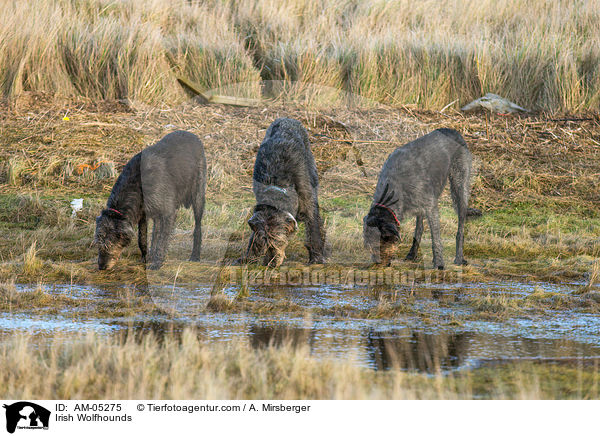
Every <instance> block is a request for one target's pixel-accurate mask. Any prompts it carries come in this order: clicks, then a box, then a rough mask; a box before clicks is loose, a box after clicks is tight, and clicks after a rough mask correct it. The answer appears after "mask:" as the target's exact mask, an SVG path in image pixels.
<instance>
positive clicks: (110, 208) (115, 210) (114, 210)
mask: <svg viewBox="0 0 600 436" xmlns="http://www.w3.org/2000/svg"><path fill="white" fill-rule="evenodd" d="M108 210H112V211H113V212H116V213H118V214H119V215H121V216H123V214H122V213H121V212H119V211H118V210H117V209H113V208H112V207H109V208H108ZM392 213H393V212H392ZM394 218H395V217H394Z"/></svg>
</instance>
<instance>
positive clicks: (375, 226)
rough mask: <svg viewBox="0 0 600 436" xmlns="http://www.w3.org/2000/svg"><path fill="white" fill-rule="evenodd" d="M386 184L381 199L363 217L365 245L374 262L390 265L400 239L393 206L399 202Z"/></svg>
mask: <svg viewBox="0 0 600 436" xmlns="http://www.w3.org/2000/svg"><path fill="white" fill-rule="evenodd" d="M388 191H389V186H388V185H387V184H386V185H385V189H384V190H383V193H382V194H381V195H380V196H379V199H378V200H377V201H376V202H375V204H373V206H371V209H370V210H369V213H368V214H367V216H366V217H365V218H364V219H363V238H364V245H365V248H366V249H367V250H369V252H370V253H371V259H372V260H373V262H374V263H377V264H382V265H384V266H389V265H390V263H391V259H392V256H393V255H394V251H395V248H396V243H397V242H398V240H399V239H400V234H399V233H398V218H397V217H396V215H395V214H394V212H393V211H392V209H391V206H393V205H394V204H396V203H398V201H399V199H398V198H394V197H395V195H394V191H393V190H392V191H389V192H388Z"/></svg>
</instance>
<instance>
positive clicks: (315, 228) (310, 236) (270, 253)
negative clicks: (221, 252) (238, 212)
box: [241, 118, 325, 267]
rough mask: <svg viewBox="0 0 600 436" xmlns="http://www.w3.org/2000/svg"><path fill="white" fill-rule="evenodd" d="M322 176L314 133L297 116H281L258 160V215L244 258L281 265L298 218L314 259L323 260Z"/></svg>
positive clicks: (251, 223) (255, 186) (255, 180)
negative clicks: (310, 134)
mask: <svg viewBox="0 0 600 436" xmlns="http://www.w3.org/2000/svg"><path fill="white" fill-rule="evenodd" d="M318 188H319V178H318V176H317V167H316V165H315V159H314V157H313V154H312V151H311V149H310V142H309V140H308V134H307V133H306V130H305V129H304V127H303V126H302V124H301V123H300V122H299V121H297V120H292V119H289V118H279V119H277V120H275V121H274V122H273V123H272V124H271V125H270V126H269V128H268V129H267V133H266V135H265V139H264V140H263V142H262V143H261V145H260V148H259V149H258V154H257V156H256V162H255V164H254V175H253V191H254V195H255V197H256V206H255V208H254V214H253V215H252V217H251V218H250V220H248V225H249V226H250V228H251V229H252V235H251V236H250V242H249V243H248V249H247V251H246V254H245V256H244V257H242V259H241V261H242V262H256V261H258V260H259V259H260V258H261V257H262V258H263V263H264V264H265V265H270V266H274V267H277V266H279V265H281V263H282V262H283V260H284V259H285V249H286V247H287V245H288V242H289V240H290V237H291V236H292V234H293V233H295V232H296V230H297V228H298V221H301V222H304V223H305V225H306V244H305V245H306V248H307V249H308V255H309V263H323V262H324V261H325V257H324V242H325V233H324V231H323V221H322V219H321V215H320V213H319V201H318V197H317V191H318Z"/></svg>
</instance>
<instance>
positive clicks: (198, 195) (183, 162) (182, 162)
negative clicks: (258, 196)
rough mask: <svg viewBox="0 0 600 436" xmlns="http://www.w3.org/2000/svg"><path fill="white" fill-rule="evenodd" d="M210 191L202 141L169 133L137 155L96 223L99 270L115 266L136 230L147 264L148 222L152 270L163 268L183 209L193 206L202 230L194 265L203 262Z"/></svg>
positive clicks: (198, 233)
mask: <svg viewBox="0 0 600 436" xmlns="http://www.w3.org/2000/svg"><path fill="white" fill-rule="evenodd" d="M205 190H206V159H205V157H204V147H203V145H202V142H201V141H200V139H198V137H197V136H196V135H194V134H192V133H189V132H185V131H181V130H180V131H176V132H173V133H169V134H168V135H167V136H165V137H164V138H163V139H161V140H160V141H159V142H157V143H156V144H154V145H152V146H150V147H148V148H146V149H144V150H143V151H142V152H141V153H138V154H136V155H135V156H134V157H133V158H132V159H131V160H130V161H129V162H128V163H127V165H125V168H123V172H122V173H121V175H120V176H119V178H118V179H117V181H116V183H115V185H114V186H113V189H112V192H111V193H110V197H109V198H108V202H107V203H106V209H104V210H103V211H102V213H101V214H100V216H99V217H98V218H96V235H95V236H94V240H95V242H96V244H97V245H98V268H100V269H101V270H102V269H109V268H112V267H113V266H114V264H115V263H116V261H117V260H118V258H119V255H120V254H121V252H122V251H123V249H124V248H125V247H126V246H127V245H129V243H130V242H131V240H132V239H133V237H134V236H135V232H134V226H135V225H136V224H137V225H138V244H139V247H140V251H141V252H142V262H146V253H147V251H148V242H147V237H148V236H147V233H148V231H147V219H148V218H152V219H153V221H154V228H153V230H152V247H151V249H150V255H149V261H150V268H152V269H158V268H160V266H161V265H162V263H163V262H164V259H165V255H166V253H167V248H168V245H169V238H170V236H171V233H172V231H173V226H174V224H175V215H176V213H177V209H178V208H179V207H180V206H185V207H190V206H192V208H193V210H194V218H195V221H196V226H195V229H194V245H193V248H192V256H191V258H190V260H193V261H197V260H199V258H200V248H201V244H202V227H201V221H202V214H203V213H204V194H205Z"/></svg>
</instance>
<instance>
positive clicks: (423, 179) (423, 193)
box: [363, 129, 478, 269]
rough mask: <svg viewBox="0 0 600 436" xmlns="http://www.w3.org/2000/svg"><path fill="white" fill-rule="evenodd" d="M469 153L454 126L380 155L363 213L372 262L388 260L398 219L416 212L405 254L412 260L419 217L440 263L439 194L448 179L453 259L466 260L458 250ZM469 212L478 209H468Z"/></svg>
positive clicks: (441, 264)
mask: <svg viewBox="0 0 600 436" xmlns="http://www.w3.org/2000/svg"><path fill="white" fill-rule="evenodd" d="M471 161H472V157H471V153H470V152H469V150H468V148H467V144H466V143H465V141H464V139H463V137H462V136H461V135H460V133H458V132H457V131H456V130H452V129H437V130H435V131H433V132H431V133H429V134H427V135H425V136H422V137H421V138H418V139H416V140H414V141H412V142H409V143H408V144H406V145H404V146H403V147H399V148H397V149H396V150H395V151H394V152H393V153H392V154H391V155H390V156H389V157H388V159H387V160H386V161H385V163H384V164H383V168H382V169H381V172H380V174H379V179H378V180H377V187H376V188H375V194H374V196H373V203H372V205H371V209H370V210H369V213H368V215H367V216H366V217H365V218H364V222H363V234H364V242H365V248H367V249H369V251H370V252H371V255H372V259H373V261H374V262H375V263H381V264H383V265H385V266H388V265H389V264H390V262H391V258H392V256H393V253H394V247H395V244H396V242H397V241H398V239H399V236H400V235H399V233H398V227H399V225H400V221H402V219H403V218H404V217H405V216H406V215H408V214H411V215H416V217H417V221H416V227H415V234H414V238H413V243H412V247H411V248H410V251H409V252H408V255H407V256H406V260H415V258H416V257H417V252H418V249H419V244H420V243H421V236H422V235H423V218H424V217H427V221H428V223H429V228H430V230H431V239H432V246H433V266H434V268H438V269H443V268H444V256H443V248H442V242H441V237H440V214H439V211H438V199H439V197H440V194H441V193H442V191H443V190H444V186H445V185H446V182H447V181H448V179H449V180H450V193H451V196H452V203H453V205H454V208H455V210H456V213H457V214H458V231H457V233H456V257H455V258H454V263H455V264H456V265H466V264H467V262H466V260H465V259H464V256H463V241H464V226H465V220H466V218H467V213H468V211H467V208H468V204H469V195H470V190H471V188H470V177H471ZM472 211H473V213H472V214H473V215H476V214H477V213H478V211H476V210H472Z"/></svg>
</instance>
